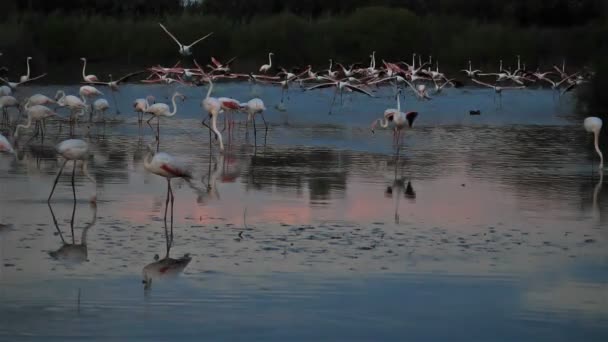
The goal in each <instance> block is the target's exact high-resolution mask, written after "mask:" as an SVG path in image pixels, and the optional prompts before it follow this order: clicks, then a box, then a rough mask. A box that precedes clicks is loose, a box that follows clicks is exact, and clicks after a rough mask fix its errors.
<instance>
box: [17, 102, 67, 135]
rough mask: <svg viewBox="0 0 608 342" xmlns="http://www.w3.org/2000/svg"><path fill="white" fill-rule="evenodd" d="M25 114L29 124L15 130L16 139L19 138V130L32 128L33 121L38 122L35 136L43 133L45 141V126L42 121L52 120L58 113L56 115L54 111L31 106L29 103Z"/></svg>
mask: <svg viewBox="0 0 608 342" xmlns="http://www.w3.org/2000/svg"><path fill="white" fill-rule="evenodd" d="M25 113H26V115H27V124H25V125H17V128H16V129H15V139H16V138H17V137H19V129H21V128H24V129H27V128H30V127H32V121H35V122H36V133H35V135H34V136H36V135H38V130H40V131H41V133H42V138H43V139H44V125H41V124H40V123H41V121H43V120H45V119H47V118H50V117H52V116H57V113H55V112H54V111H53V110H52V109H50V108H48V107H46V106H43V105H33V106H30V105H29V103H26V104H25Z"/></svg>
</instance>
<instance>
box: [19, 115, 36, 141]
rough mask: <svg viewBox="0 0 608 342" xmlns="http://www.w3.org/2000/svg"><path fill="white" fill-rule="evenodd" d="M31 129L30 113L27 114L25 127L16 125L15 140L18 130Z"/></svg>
mask: <svg viewBox="0 0 608 342" xmlns="http://www.w3.org/2000/svg"><path fill="white" fill-rule="evenodd" d="M30 127H32V114H31V113H27V124H25V125H17V128H16V129H15V138H17V137H18V136H19V128H24V129H27V128H30Z"/></svg>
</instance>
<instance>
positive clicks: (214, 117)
mask: <svg viewBox="0 0 608 342" xmlns="http://www.w3.org/2000/svg"><path fill="white" fill-rule="evenodd" d="M217 115H218V113H213V114H211V130H212V131H213V133H215V136H217V138H218V140H219V141H220V151H223V150H224V143H223V141H222V133H221V132H220V131H219V130H218V129H217Z"/></svg>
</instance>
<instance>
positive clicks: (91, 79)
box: [80, 57, 99, 83]
mask: <svg viewBox="0 0 608 342" xmlns="http://www.w3.org/2000/svg"><path fill="white" fill-rule="evenodd" d="M80 60H81V61H82V62H83V64H82V79H83V80H84V81H85V82H87V83H93V82H98V81H99V79H98V78H97V76H95V75H87V72H86V69H87V59H86V58H84V57H81V58H80Z"/></svg>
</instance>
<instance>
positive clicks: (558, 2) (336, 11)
mask: <svg viewBox="0 0 608 342" xmlns="http://www.w3.org/2000/svg"><path fill="white" fill-rule="evenodd" d="M185 2H186V3H190V4H191V5H189V6H185V7H184V6H183V3H184V1H182V0H95V1H94V2H92V1H91V0H4V1H3V4H4V9H6V11H5V15H6V14H11V13H24V12H28V13H31V12H40V13H45V14H48V13H52V12H61V13H72V14H89V15H91V14H96V15H107V16H128V17H131V18H133V17H142V16H147V15H156V16H158V15H169V14H177V13H181V12H184V11H186V12H189V13H197V14H213V15H217V16H221V17H227V18H230V19H231V20H233V21H243V20H246V21H247V20H250V19H251V18H252V17H255V16H267V15H273V14H277V13H281V12H290V13H293V14H295V15H297V16H302V17H305V18H312V19H316V18H318V17H321V16H325V15H343V14H349V13H352V12H353V11H355V10H357V9H359V8H361V7H390V8H405V9H408V10H410V11H412V12H413V13H414V14H416V15H419V16H420V15H423V16H424V15H430V14H432V15H449V16H462V17H466V18H468V19H470V20H477V21H500V22H508V23H513V24H518V25H524V26H529V25H532V26H554V27H568V26H575V25H584V24H587V23H589V22H590V21H594V20H602V19H603V18H604V17H605V16H606V14H607V13H608V2H607V1H605V0H542V1H531V0H510V1H505V0H255V1H252V0H204V1H200V2H198V1H192V0H190V1H188V0H186V1H185ZM93 3H94V6H92V4H93Z"/></svg>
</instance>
